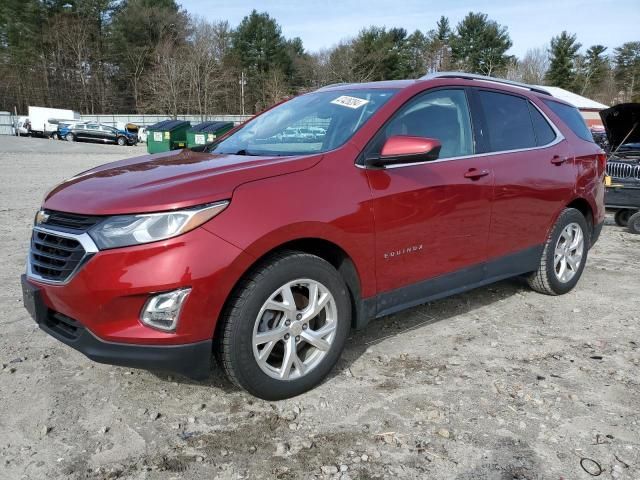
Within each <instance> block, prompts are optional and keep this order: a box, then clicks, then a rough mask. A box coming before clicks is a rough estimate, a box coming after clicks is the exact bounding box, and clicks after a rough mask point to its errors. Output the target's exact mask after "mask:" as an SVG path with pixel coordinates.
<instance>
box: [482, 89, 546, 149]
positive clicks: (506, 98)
mask: <svg viewBox="0 0 640 480" xmlns="http://www.w3.org/2000/svg"><path fill="white" fill-rule="evenodd" d="M478 97H479V99H480V104H481V106H482V110H483V112H484V117H485V121H486V124H487V125H486V128H487V130H488V134H489V145H490V150H491V151H492V152H504V151H507V150H520V149H523V148H532V147H535V146H536V136H535V133H534V131H533V124H532V123H531V115H530V114H529V106H528V103H529V101H528V100H526V99H524V98H521V97H517V96H515V95H508V94H504V93H497V92H490V91H487V90H479V91H478Z"/></svg>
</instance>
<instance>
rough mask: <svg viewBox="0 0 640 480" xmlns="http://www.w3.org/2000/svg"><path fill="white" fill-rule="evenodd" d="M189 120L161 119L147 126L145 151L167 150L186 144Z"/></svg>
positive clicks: (182, 146)
mask: <svg viewBox="0 0 640 480" xmlns="http://www.w3.org/2000/svg"><path fill="white" fill-rule="evenodd" d="M189 127H191V124H190V123H189V122H185V121H183V120H163V121H162V122H158V123H156V124H154V125H151V126H150V127H148V128H147V132H148V133H147V151H148V152H149V153H158V152H168V151H169V150H176V149H178V148H184V147H186V146H187V130H188V129H189Z"/></svg>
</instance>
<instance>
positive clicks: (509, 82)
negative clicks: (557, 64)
mask: <svg viewBox="0 0 640 480" xmlns="http://www.w3.org/2000/svg"><path fill="white" fill-rule="evenodd" d="M437 78H462V79H464V80H481V81H483V82H493V83H502V84H504V85H509V86H512V87H518V88H526V89H527V90H531V91H532V92H536V93H542V94H543V95H549V96H552V95H551V94H550V93H549V92H548V91H547V90H545V89H544V88H540V87H536V86H534V85H529V84H527V83H521V82H514V81H513V80H506V79H504V78H496V77H486V76H484V75H477V74H475V73H465V72H434V73H428V74H427V75H424V76H422V77H420V80H434V79H437Z"/></svg>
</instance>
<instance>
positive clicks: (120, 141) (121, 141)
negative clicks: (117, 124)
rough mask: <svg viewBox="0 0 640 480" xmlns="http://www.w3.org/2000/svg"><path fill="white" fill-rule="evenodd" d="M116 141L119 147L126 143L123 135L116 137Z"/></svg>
mask: <svg viewBox="0 0 640 480" xmlns="http://www.w3.org/2000/svg"><path fill="white" fill-rule="evenodd" d="M117 143H118V145H120V146H121V147H124V146H125V145H126V144H127V140H126V139H125V138H124V137H118V140H117Z"/></svg>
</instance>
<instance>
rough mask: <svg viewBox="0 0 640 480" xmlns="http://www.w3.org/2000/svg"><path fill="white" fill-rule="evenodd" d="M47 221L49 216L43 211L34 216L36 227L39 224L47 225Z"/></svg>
mask: <svg viewBox="0 0 640 480" xmlns="http://www.w3.org/2000/svg"><path fill="white" fill-rule="evenodd" d="M47 220H49V214H48V213H47V212H45V211H44V210H40V211H39V212H38V213H37V214H36V225H40V224H41V223H47Z"/></svg>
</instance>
